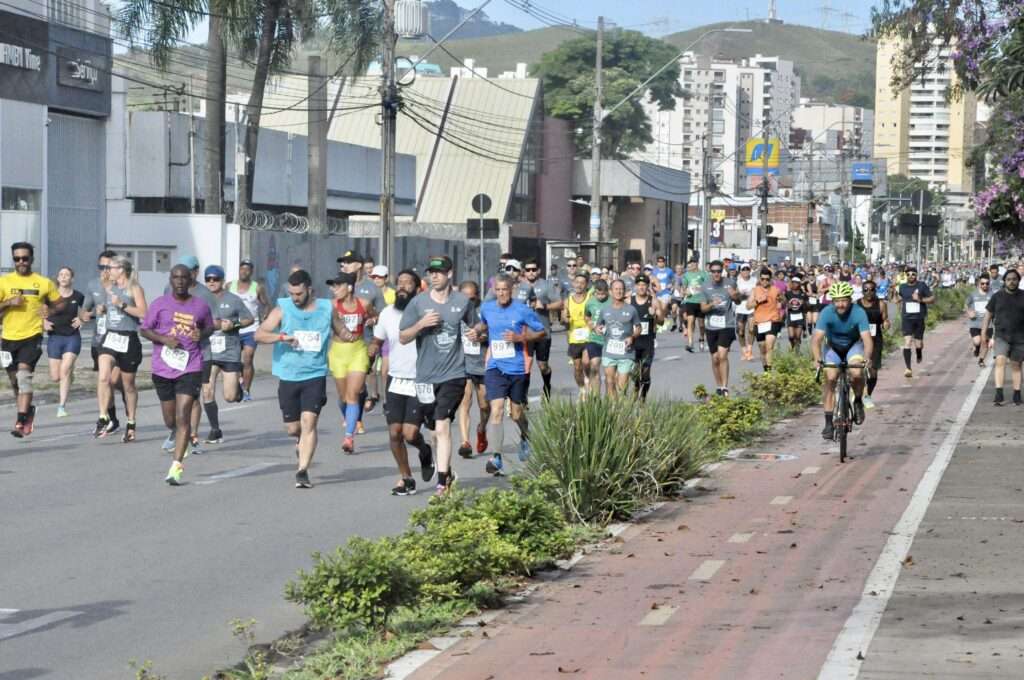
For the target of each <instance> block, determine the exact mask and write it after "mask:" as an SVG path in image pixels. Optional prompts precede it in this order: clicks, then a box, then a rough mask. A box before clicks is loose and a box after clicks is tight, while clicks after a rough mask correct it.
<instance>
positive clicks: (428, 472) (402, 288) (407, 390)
mask: <svg viewBox="0 0 1024 680" xmlns="http://www.w3.org/2000/svg"><path fill="white" fill-rule="evenodd" d="M396 283H397V285H398V287H397V289H396V290H395V302H394V304H391V305H388V306H387V307H385V308H384V309H383V310H382V311H381V313H380V316H379V317H378V319H377V324H376V325H375V326H374V327H373V341H372V342H371V343H370V355H371V356H376V355H377V353H378V352H379V351H380V350H381V349H383V348H384V347H385V346H386V347H388V348H390V349H389V350H388V366H387V380H386V382H385V388H384V393H385V398H384V417H385V418H386V419H387V423H388V440H389V444H390V446H391V455H392V456H394V458H395V463H396V464H397V465H398V475H399V480H398V483H397V484H395V486H394V487H393V488H392V489H391V493H392V494H393V495H395V496H408V495H411V494H414V493H416V480H415V479H413V476H412V470H411V469H410V467H409V451H408V448H407V445H412V446H414V447H416V450H417V451H418V452H419V458H420V475H421V476H422V478H423V481H424V482H429V481H430V480H431V479H432V478H433V477H434V452H433V451H432V450H431V448H430V446H429V445H428V444H427V442H426V441H425V440H424V439H423V434H422V432H421V431H420V425H421V424H422V423H423V411H422V407H421V405H420V402H419V400H418V399H417V398H416V345H414V344H412V343H409V344H406V345H403V344H402V342H401V340H400V339H399V338H400V336H401V332H400V331H399V326H400V324H401V321H402V314H403V313H404V312H405V309H406V307H408V306H409V302H410V301H411V300H412V299H413V298H414V297H415V296H416V295H417V294H418V293H419V290H420V277H419V275H418V274H416V272H414V271H412V270H411V269H406V270H403V271H401V272H399V274H398V280H397V281H396Z"/></svg>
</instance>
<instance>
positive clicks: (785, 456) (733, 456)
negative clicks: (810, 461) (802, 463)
mask: <svg viewBox="0 0 1024 680" xmlns="http://www.w3.org/2000/svg"><path fill="white" fill-rule="evenodd" d="M726 458H728V459H730V460H735V461H737V462H740V463H780V462H782V461H784V460H796V456H795V455H793V454H792V453H750V452H748V451H742V452H739V453H730V454H727V455H726Z"/></svg>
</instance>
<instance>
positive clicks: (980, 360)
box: [978, 359, 985, 368]
mask: <svg viewBox="0 0 1024 680" xmlns="http://www.w3.org/2000/svg"><path fill="white" fill-rule="evenodd" d="M978 367H979V368H985V360H984V359H978Z"/></svg>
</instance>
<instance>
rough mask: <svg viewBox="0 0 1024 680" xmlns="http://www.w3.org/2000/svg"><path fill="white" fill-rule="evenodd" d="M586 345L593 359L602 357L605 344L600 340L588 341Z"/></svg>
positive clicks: (588, 353) (588, 355) (589, 355)
mask: <svg viewBox="0 0 1024 680" xmlns="http://www.w3.org/2000/svg"><path fill="white" fill-rule="evenodd" d="M584 347H586V348H587V357H588V358H589V359H590V360H591V361H593V360H594V359H600V358H601V353H602V352H603V351H604V345H602V344H601V343H599V342H588V343H587V344H586V345H584Z"/></svg>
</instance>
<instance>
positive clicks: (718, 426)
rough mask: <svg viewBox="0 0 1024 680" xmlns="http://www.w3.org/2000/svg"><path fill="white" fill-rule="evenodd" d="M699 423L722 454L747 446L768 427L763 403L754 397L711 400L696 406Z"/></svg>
mask: <svg viewBox="0 0 1024 680" xmlns="http://www.w3.org/2000/svg"><path fill="white" fill-rule="evenodd" d="M697 412H698V414H699V415H700V422H701V423H702V424H703V425H704V427H705V428H707V430H708V431H709V432H711V433H712V434H713V436H714V441H715V443H716V445H717V448H718V450H719V451H724V450H727V449H731V448H735V447H737V446H740V445H742V444H746V443H747V442H748V441H750V439H751V438H752V437H753V436H754V435H756V434H758V433H759V432H762V431H763V429H764V427H765V421H764V417H765V409H764V403H763V402H762V401H761V400H759V399H754V398H752V397H722V396H718V395H716V396H714V397H711V399H709V400H708V401H707V402H705V403H703V404H700V405H699V406H697Z"/></svg>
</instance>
